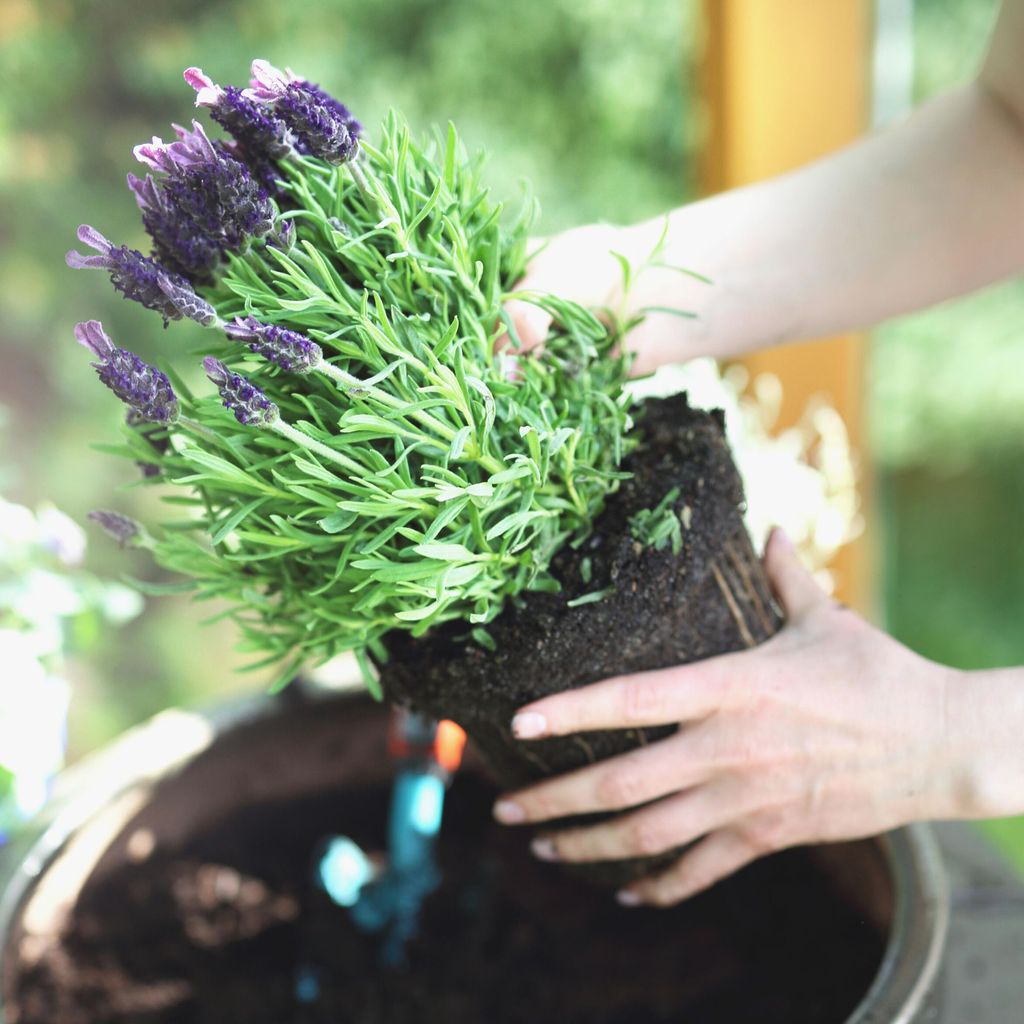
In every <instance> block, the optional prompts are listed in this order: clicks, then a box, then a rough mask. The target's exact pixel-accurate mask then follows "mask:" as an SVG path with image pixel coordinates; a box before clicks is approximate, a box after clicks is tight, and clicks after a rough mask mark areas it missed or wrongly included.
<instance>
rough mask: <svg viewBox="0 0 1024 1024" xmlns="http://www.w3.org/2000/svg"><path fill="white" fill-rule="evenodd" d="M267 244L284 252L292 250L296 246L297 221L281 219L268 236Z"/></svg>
mask: <svg viewBox="0 0 1024 1024" xmlns="http://www.w3.org/2000/svg"><path fill="white" fill-rule="evenodd" d="M267 244H268V245H272V246H274V247H275V248H276V249H280V250H281V251H282V252H291V251H292V249H294V248H295V221H293V220H279V221H278V222H277V227H276V228H274V230H273V231H271V232H270V234H269V235H268V236H267Z"/></svg>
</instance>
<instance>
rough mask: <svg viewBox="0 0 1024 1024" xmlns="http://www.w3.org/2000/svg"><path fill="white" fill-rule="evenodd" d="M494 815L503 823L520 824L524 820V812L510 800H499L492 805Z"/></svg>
mask: <svg viewBox="0 0 1024 1024" xmlns="http://www.w3.org/2000/svg"><path fill="white" fill-rule="evenodd" d="M494 816H495V818H497V819H498V821H500V822H501V823H502V824H503V825H521V824H522V823H523V822H524V821H526V812H525V811H524V810H523V809H522V807H520V806H519V804H517V803H514V802H513V801H512V800H499V801H498V802H497V803H496V804H495V805H494Z"/></svg>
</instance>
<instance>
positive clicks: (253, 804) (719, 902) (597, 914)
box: [0, 690, 948, 1024]
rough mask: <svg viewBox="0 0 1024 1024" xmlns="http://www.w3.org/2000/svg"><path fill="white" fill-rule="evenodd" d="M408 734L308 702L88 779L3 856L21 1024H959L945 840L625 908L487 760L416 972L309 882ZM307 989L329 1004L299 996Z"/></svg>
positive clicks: (208, 719)
mask: <svg viewBox="0 0 1024 1024" xmlns="http://www.w3.org/2000/svg"><path fill="white" fill-rule="evenodd" d="M386 725H387V712H386V710H385V709H384V708H383V707H381V706H380V705H375V704H373V703H372V702H370V701H369V700H367V699H366V698H363V697H352V696H347V697H346V696H338V695H329V696H327V695H323V694H317V693H314V692H312V691H308V690H296V691H295V692H293V693H292V694H291V695H290V696H289V697H287V698H281V697H279V698H261V699H259V700H256V701H253V702H251V703H249V704H246V705H243V706H234V707H232V708H230V709H228V710H227V711H226V712H221V713H219V714H216V715H212V716H211V715H194V714H186V713H182V712H174V713H168V714H165V715H162V716H159V717H158V718H157V719H155V720H154V721H153V722H151V723H150V724H149V725H147V726H145V727H143V728H141V729H139V730H136V731H134V732H133V733H130V734H128V735H127V736H126V737H125V738H123V739H122V740H121V741H119V742H118V743H116V744H114V745H113V746H112V747H111V748H109V749H108V750H107V751H106V752H104V753H102V754H101V755H99V756H97V757H95V758H93V759H92V760H91V761H89V762H86V763H85V764H84V765H82V766H81V767H79V768H77V769H75V770H73V771H72V772H70V773H68V774H67V775H66V776H65V778H64V779H63V780H62V783H61V785H60V787H59V791H58V794H57V796H56V797H55V799H54V801H53V803H52V804H51V805H50V807H49V808H48V810H47V812H46V814H45V816H44V817H43V818H41V819H40V820H39V821H38V822H37V823H36V826H35V828H34V830H33V831H32V832H31V834H30V835H27V836H26V837H25V838H24V840H23V842H22V844H21V845H20V846H18V847H17V848H13V847H12V848H8V849H7V850H5V851H0V882H2V885H3V896H2V903H0V953H2V965H3V966H2V1007H0V1021H2V1022H3V1024H42V1022H45V1024H143V1022H145V1024H170V1022H174V1024H177V1022H185V1021H187V1022H189V1024H205V1022H207V1021H209V1022H213V1021H217V1022H218V1024H223V1022H224V1021H229V1020H230V1021H235V1020H237V1021H245V1022H246V1024H263V1022H266V1024H271V1022H272V1024H291V1022H293V1021H294V1022H309V1024H311V1022H319V1021H324V1022H328V1021H330V1022H332V1024H337V1022H338V1021H353V1022H357V1024H371V1022H373V1024H399V1022H406V1021H408V1022H410V1024H412V1022H413V1021H415V1022H416V1024H423V1022H428V1024H429V1022H432V1021H445V1022H446V1024H458V1022H467V1024H469V1022H472V1024H477V1022H480V1021H488V1024H511V1022H520V1021H522V1022H526V1021H530V1022H549V1021H550V1022H572V1024H584V1022H586V1024H613V1022H614V1024H625V1022H629V1024H655V1022H657V1024H662V1022H664V1024H667V1022H673V1024H676V1022H678V1024H682V1022H684V1021H698V1020H699V1021H700V1022H701V1024H718V1022H728V1024H744V1022H746V1021H750V1022H754V1021H756V1022H758V1024H773V1022H777V1024H783V1022H784V1024H802V1022H803V1024H840V1022H843V1021H845V1022H847V1024H854V1022H856V1024H882V1022H886V1024H895V1022H898V1024H911V1022H915V1024H917V1022H923V1021H924V1020H925V1019H928V1020H929V1021H932V1020H935V1019H936V1018H934V1017H931V1016H929V1017H927V1018H926V1017H925V1016H924V1010H923V1007H924V1005H925V1000H926V998H927V996H928V993H929V992H930V991H931V989H932V988H933V986H934V984H935V981H936V974H937V968H938V964H939V959H940V955H941V952H942V948H943V942H944V936H945V928H946V920H947V912H948V900H947V894H946V890H945V886H944V881H943V872H942V869H941V865H940V862H939V858H938V855H937V852H936V847H935V843H934V841H933V839H932V837H931V835H930V833H929V831H928V830H927V829H925V828H910V829H901V830H898V831H895V832H892V833H890V834H889V835H887V836H884V837H882V838H880V839H879V840H870V841H862V842H856V843H844V844H836V845H832V846H828V847H822V848H818V849H811V850H799V851H790V852H787V853H784V854H779V855H776V856H775V857H772V858H769V859H767V860H765V861H762V862H760V863H758V864H755V865H752V866H751V867H750V868H748V869H746V870H745V871H743V872H741V873H740V875H738V876H736V877H735V878H733V879H731V880H729V881H727V882H725V883H722V884H721V885H719V886H717V887H715V889H713V890H712V891H710V892H709V893H706V894H704V895H702V896H699V897H697V898H695V899H693V900H691V901H689V902H688V903H687V904H684V905H683V906H681V907H679V908H675V909H672V910H666V911H659V910H650V909H640V910H628V909H625V908H621V907H619V906H618V905H617V904H615V903H614V901H612V900H611V899H610V898H609V896H608V894H607V893H605V892H603V891H602V890H599V889H595V888H592V887H590V886H588V885H587V884H586V883H585V882H583V881H581V880H578V879H573V878H567V877H566V876H565V875H564V873H562V872H560V870H559V869H558V868H557V866H552V865H548V864H543V863H539V862H537V861H535V860H533V859H532V858H531V857H530V856H529V855H528V852H527V850H526V843H527V837H526V836H525V835H522V834H520V833H517V832H516V831H514V830H508V829H502V828H500V827H498V826H496V825H494V824H493V823H492V822H491V820H490V816H489V813H488V808H489V805H490V802H491V800H493V798H494V794H495V788H494V786H493V785H492V784H491V783H490V782H488V781H487V779H486V778H485V777H484V776H483V775H482V773H481V771H480V768H479V766H478V765H477V764H475V763H474V761H473V759H472V758H470V759H469V761H468V763H467V766H466V767H465V769H464V770H463V771H462V772H460V774H459V777H458V778H457V780H456V782H455V784H454V785H453V787H452V789H451V790H450V792H449V798H448V802H447V808H446V815H445V821H444V826H443V828H442V836H441V842H440V861H441V868H442V872H443V878H444V880H443V882H442V884H441V887H440V889H439V890H438V891H437V892H435V893H434V894H433V895H432V896H431V897H430V898H429V900H428V902H427V904H426V905H425V908H424V912H423V915H422V918H421V922H420V929H419V934H418V936H417V937H416V938H415V939H414V940H413V942H412V944H411V945H410V947H409V951H408V952H409V964H408V966H407V967H406V968H404V969H401V970H399V971H398V972H397V973H396V972H388V971H385V970H383V969H382V968H380V967H379V966H378V959H377V941H376V940H375V939H374V938H372V937H368V936H365V935H363V934H362V933H360V932H359V931H358V930H357V929H356V928H355V926H354V925H353V924H352V922H351V920H350V918H349V916H348V914H347V912H346V911H345V910H343V909H340V908H337V907H335V906H334V905H333V904H332V903H330V902H329V900H327V898H326V896H325V895H324V894H323V893H322V892H320V891H319V890H318V889H317V888H316V886H314V885H313V884H312V883H311V881H310V878H311V867H312V857H313V855H314V851H315V849H316V847H317V845H318V843H319V841H320V840H321V839H322V838H323V836H324V835H326V834H329V833H332V832H334V833H342V834H346V835H350V836H352V837H353V838H354V839H355V840H356V841H357V842H359V843H360V844H361V845H363V846H364V847H366V848H370V849H373V848H379V847H380V846H381V845H382V843H383V837H384V834H385V815H386V807H387V796H388V783H389V779H390V776H391V772H392V765H391V764H390V763H389V761H388V758H387V754H386V743H385V735H386ZM299 978H302V979H305V982H308V981H309V979H310V978H313V979H315V982H316V984H315V985H314V986H313V988H314V989H318V992H315V993H314V994H315V995H316V996H317V998H315V999H313V1000H312V1001H310V1002H306V1003H301V1002H300V1001H299V1000H298V999H297V994H296V993H297V989H296V982H297V979H299ZM304 991H305V993H306V995H307V996H308V995H309V988H308V985H307V986H306V988H305V989H304Z"/></svg>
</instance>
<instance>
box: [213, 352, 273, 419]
mask: <svg viewBox="0 0 1024 1024" xmlns="http://www.w3.org/2000/svg"><path fill="white" fill-rule="evenodd" d="M203 369H204V370H205V371H206V376H207V377H209V378H210V380H211V381H213V383H214V384H216V385H217V390H218V391H219V392H220V397H221V398H223V399H224V408H225V409H229V410H230V411H231V412H233V413H234V414H235V419H236V420H238V422H239V423H241V424H243V426H247V427H272V426H273V425H274V424H275V423H277V422H278V409H277V406H276V405H274V403H273V402H271V401H270V399H269V398H267V396H266V395H265V394H263V392H262V391H261V390H260V389H259V388H258V387H256V385H255V384H253V383H252V382H251V381H249V380H246V378H245V377H243V376H241V374H238V373H235V372H233V371H232V370H229V369H228V368H227V367H226V366H225V365H224V364H223V363H222V362H221V361H220V360H219V359H214V358H213V356H207V357H206V358H205V359H204V360H203Z"/></svg>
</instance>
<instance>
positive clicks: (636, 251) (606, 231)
mask: <svg viewBox="0 0 1024 1024" xmlns="http://www.w3.org/2000/svg"><path fill="white" fill-rule="evenodd" d="M660 230H661V222H659V221H655V222H648V223H646V224H638V225H635V226H633V227H615V226H613V225H611V224H587V225H584V226H582V227H577V228H572V229H570V230H569V231H564V232H562V233H561V234H559V235H554V236H553V237H551V238H549V239H547V240H546V241H544V242H542V241H541V240H537V241H536V243H535V246H536V249H537V251H536V255H535V256H534V257H533V258H532V259H531V260H530V263H529V266H528V267H527V269H526V274H525V275H524V276H523V278H522V280H521V281H520V282H519V283H518V284H517V285H516V293H523V294H530V293H532V294H534V295H545V294H547V295H557V296H559V297H560V298H563V299H569V300H570V301H573V302H577V303H579V304H580V305H581V306H584V307H585V308H587V309H589V310H591V311H593V312H595V313H596V314H597V315H598V316H601V317H603V316H604V315H605V313H606V312H608V311H611V312H613V313H615V314H617V315H619V316H620V317H622V318H624V319H629V318H631V317H632V316H634V315H636V314H637V313H639V312H641V311H642V310H643V309H644V304H645V303H646V302H648V301H649V302H650V303H651V305H657V306H658V307H659V308H658V310H657V311H651V312H649V313H646V314H645V318H644V320H643V322H642V323H640V324H639V325H638V326H636V327H634V328H633V329H632V330H631V331H630V332H629V334H628V335H627V338H626V342H627V344H628V345H629V348H630V350H631V351H633V352H635V353H636V360H635V362H634V364H633V367H632V372H633V373H635V374H642V373H648V372H650V371H651V370H653V369H654V368H655V367H656V366H658V365H660V364H661V363H664V362H669V361H675V362H681V361H684V360H686V359H690V358H693V357H694V356H698V355H705V354H708V351H710V350H709V348H708V346H707V344H706V342H705V341H704V340H702V337H703V336H702V335H701V333H700V328H701V326H702V325H699V324H697V323H696V322H695V321H687V320H681V319H680V318H679V316H677V315H675V314H673V313H672V312H668V310H670V309H676V308H677V309H678V311H679V312H680V313H682V312H686V311H689V312H693V311H694V310H695V309H697V308H700V307H702V304H703V303H704V302H705V301H706V297H707V292H708V291H709V285H708V284H707V283H706V282H703V281H700V280H698V279H697V278H696V277H688V276H687V275H686V274H683V273H680V271H679V270H678V269H671V268H667V267H664V266H648V265H647V263H648V260H649V258H650V256H651V254H652V251H653V250H654V248H655V247H656V245H657V243H658V236H659V234H660ZM616 256H621V257H624V258H625V259H626V261H627V262H628V263H629V264H630V267H631V268H632V272H633V274H634V275H635V276H634V279H633V282H632V284H631V287H630V290H629V293H628V295H626V296H625V297H624V296H623V268H622V265H621V263H620V262H619V260H618V259H617V258H616ZM695 269H698V270H699V269H700V268H695ZM505 310H506V312H507V313H508V315H509V317H510V318H511V320H512V324H513V326H514V328H515V332H516V334H517V335H518V336H519V340H520V342H521V347H520V348H519V349H518V350H516V354H525V353H528V352H530V351H531V350H532V349H536V348H539V347H541V346H543V344H544V339H545V338H546V337H547V334H548V330H549V329H550V327H551V314H550V313H547V312H546V311H545V310H543V309H542V308H541V307H540V306H538V305H535V304H534V303H532V302H530V301H528V300H527V299H526V298H525V297H524V298H511V299H509V301H508V302H507V303H506V304H505ZM510 345H511V339H510V338H509V336H508V335H505V336H503V337H502V339H501V340H499V342H498V344H497V348H498V349H499V350H502V349H506V348H508V347H509V346H510Z"/></svg>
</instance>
